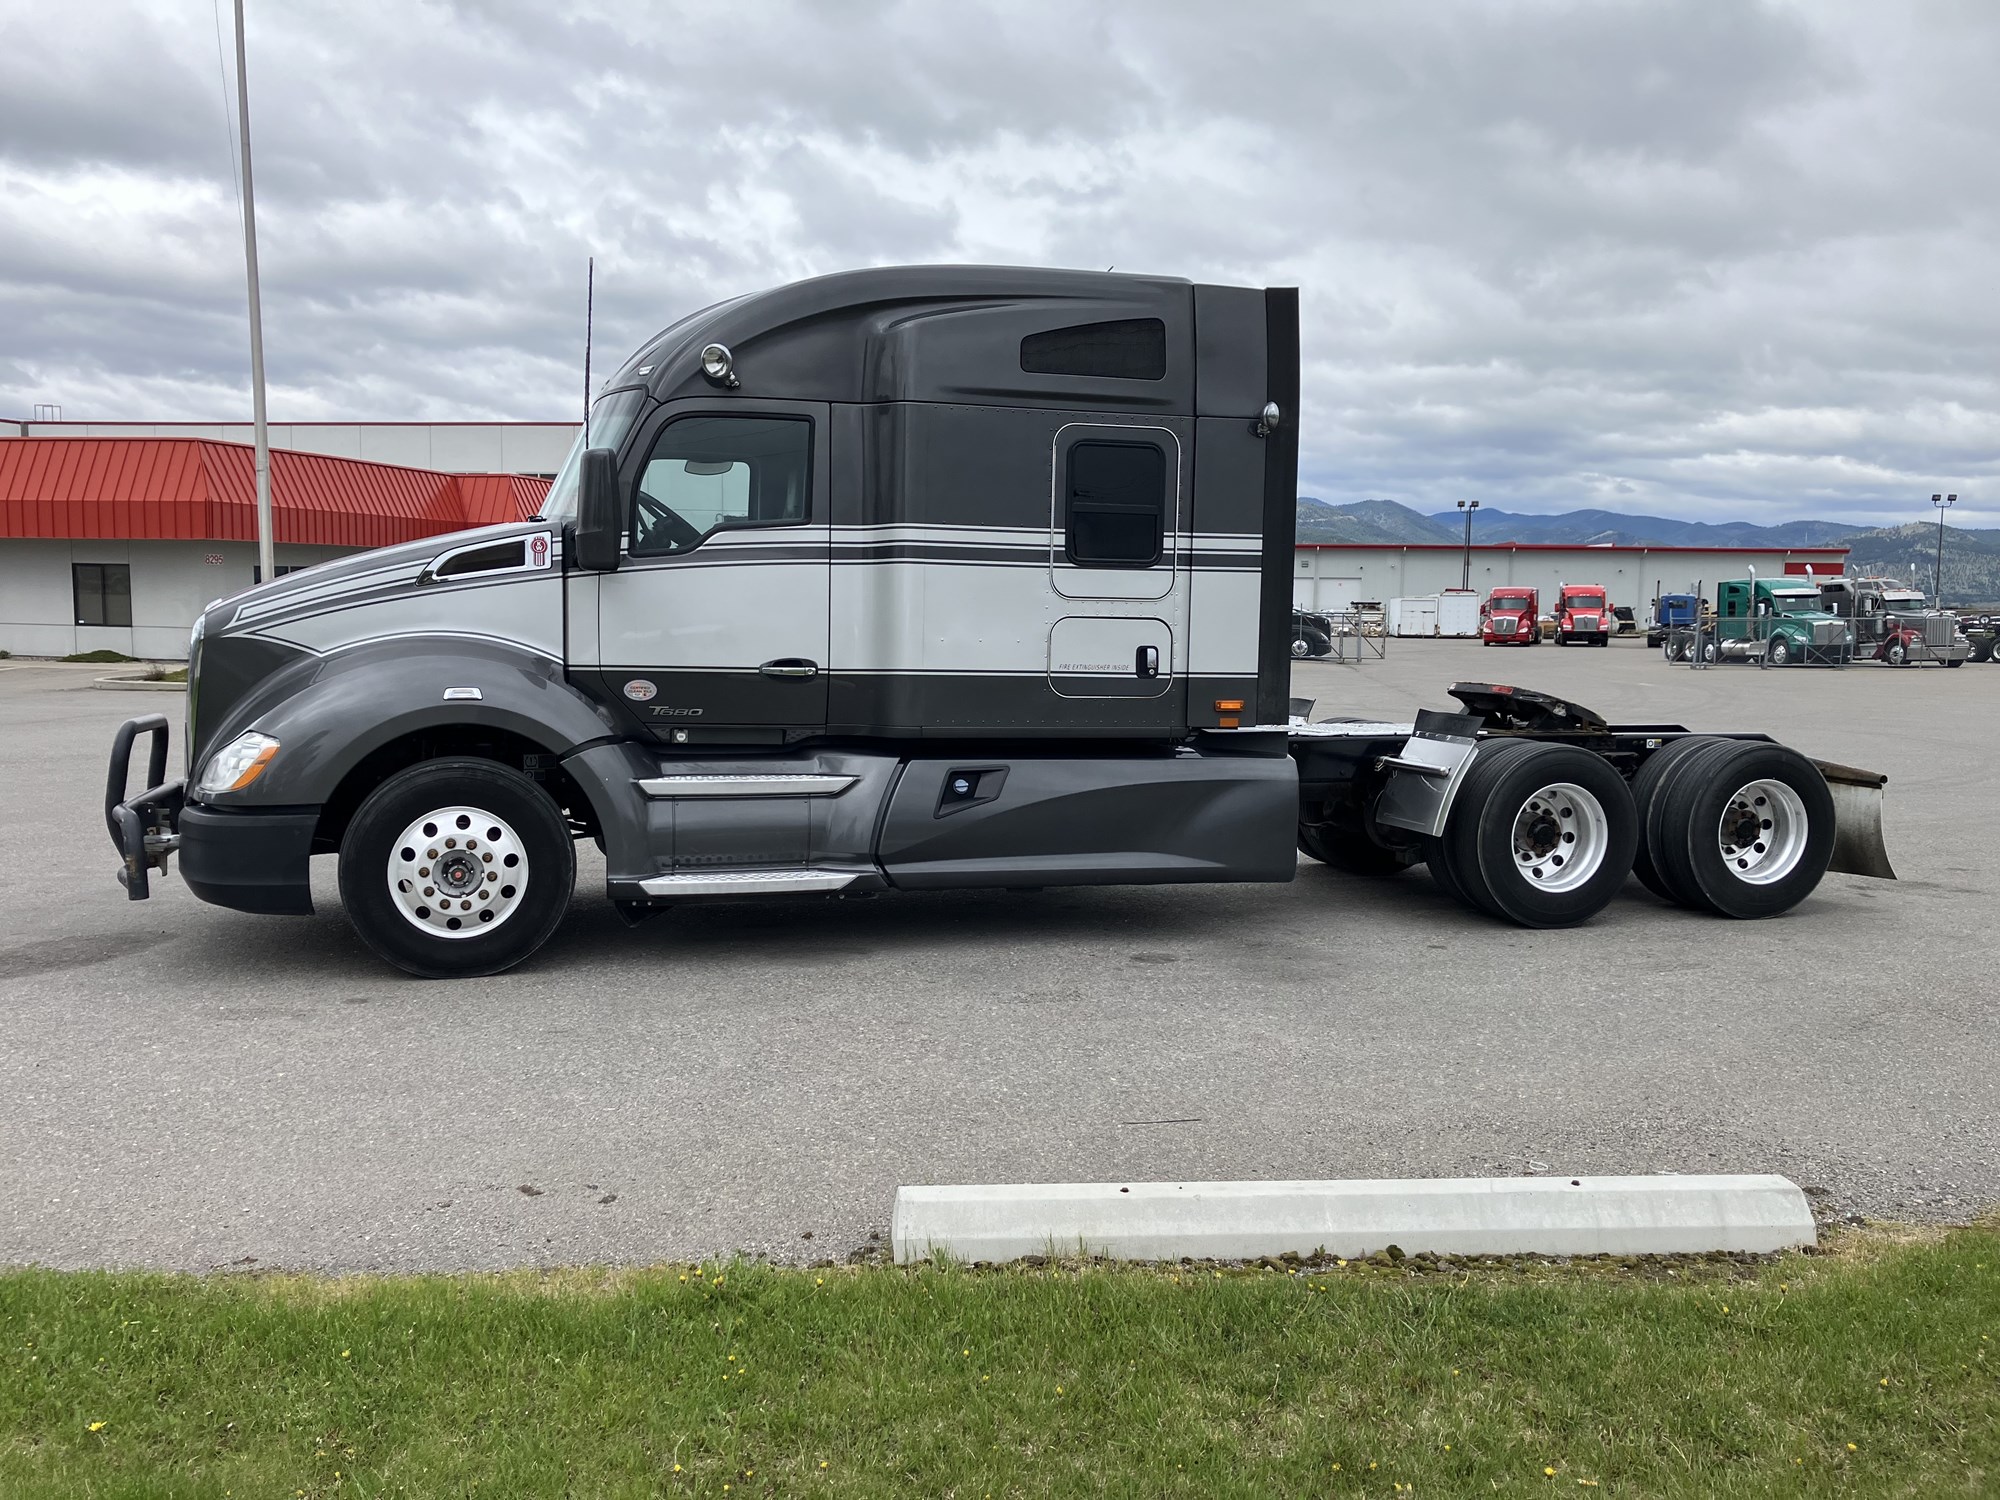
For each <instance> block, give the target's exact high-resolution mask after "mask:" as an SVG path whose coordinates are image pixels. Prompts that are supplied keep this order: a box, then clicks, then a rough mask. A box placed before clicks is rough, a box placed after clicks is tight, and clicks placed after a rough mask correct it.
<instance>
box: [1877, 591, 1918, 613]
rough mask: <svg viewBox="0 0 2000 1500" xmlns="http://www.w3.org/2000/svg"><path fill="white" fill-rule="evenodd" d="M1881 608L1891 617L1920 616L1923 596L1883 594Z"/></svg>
mask: <svg viewBox="0 0 2000 1500" xmlns="http://www.w3.org/2000/svg"><path fill="white" fill-rule="evenodd" d="M1882 608H1883V609H1885V610H1887V611H1888V612H1889V613H1890V614H1892V615H1916V614H1922V613H1923V609H1924V596H1923V595H1922V594H1884V595H1883V596H1882Z"/></svg>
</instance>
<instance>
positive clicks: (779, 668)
mask: <svg viewBox="0 0 2000 1500" xmlns="http://www.w3.org/2000/svg"><path fill="white" fill-rule="evenodd" d="M757 670H758V671H760V672H762V673H763V674H764V675H765V676H766V677H817V676H818V675H819V663H818V662H816V661H807V660H806V659H805V658H804V657H802V656H781V657H779V658H778V659H777V660H776V661H767V662H765V663H764V665H763V666H761V667H759V668H758V669H757Z"/></svg>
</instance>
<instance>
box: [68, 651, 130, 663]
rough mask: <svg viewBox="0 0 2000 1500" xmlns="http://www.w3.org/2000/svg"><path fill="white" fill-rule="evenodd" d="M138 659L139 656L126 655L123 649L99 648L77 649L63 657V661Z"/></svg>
mask: <svg viewBox="0 0 2000 1500" xmlns="http://www.w3.org/2000/svg"><path fill="white" fill-rule="evenodd" d="M138 659H139V658H138V657H136V656H127V655H126V654H125V653H124V652H123V651H101V650H100V651H78V652H76V653H75V654H73V655H70V656H65V657H64V658H63V660H64V661H95V662H115V661H137V660H138Z"/></svg>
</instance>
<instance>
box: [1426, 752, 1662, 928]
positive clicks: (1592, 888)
mask: <svg viewBox="0 0 2000 1500" xmlns="http://www.w3.org/2000/svg"><path fill="white" fill-rule="evenodd" d="M1553 786H1572V787H1575V788H1577V789H1579V790H1580V791H1581V792H1582V793H1584V794H1585V797H1586V798H1587V800H1588V803H1594V804H1595V809H1596V812H1597V814H1598V816H1599V817H1600V818H1601V826H1598V827H1596V828H1594V829H1585V828H1583V827H1582V826H1580V825H1579V824H1576V823H1572V822H1568V821H1566V820H1568V819H1569V818H1570V817H1571V816H1572V815H1573V814H1574V812H1575V810H1576V809H1575V807H1574V806H1573V805H1572V804H1574V803H1575V802H1576V801H1577V800H1578V799H1575V798H1574V797H1573V796H1571V797H1570V798H1569V800H1568V801H1562V800H1561V799H1551V801H1550V803H1549V804H1548V805H1546V806H1544V804H1543V803H1542V802H1541V798H1540V794H1541V793H1543V792H1544V791H1546V790H1547V789H1549V788H1550V787H1553ZM1559 809H1560V810H1559ZM1524 817H1525V818H1529V819H1530V820H1531V823H1538V824H1539V826H1540V827H1545V828H1546V830H1547V837H1548V840H1549V842H1548V844H1547V846H1546V848H1547V851H1548V852H1547V855H1546V857H1545V860H1544V861H1543V862H1539V863H1537V864H1535V865H1533V866H1529V867H1524V865H1523V864H1522V863H1520V862H1518V861H1517V859H1516V853H1515V831H1516V824H1517V820H1518V819H1521V818H1524ZM1579 835H1581V836H1582V840H1583V841H1582V842H1579V841H1578V840H1579ZM1539 836H1540V835H1539V834H1538V835H1537V837H1539ZM1638 840H1639V833H1638V826H1637V818H1636V816H1635V814H1634V812H1633V809H1632V789H1631V788H1630V787H1628V786H1627V785H1626V784H1625V778H1624V777H1622V776H1620V775H1619V774H1618V772H1617V771H1616V770H1614V769H1613V768H1612V766H1611V764H1610V762H1608V761H1607V760H1605V759H1604V758H1603V757H1602V756H1600V755H1595V754H1593V753H1592V752H1590V751H1588V750H1581V749H1578V748H1577V747H1575V746H1573V745H1546V744H1538V743H1535V742H1532V741H1525V740H1515V741H1510V742H1508V743H1506V744H1502V745H1497V746H1496V745H1488V746H1486V747H1483V748H1482V749H1481V751H1480V753H1479V756H1478V758H1477V759H1476V760H1475V761H1474V762H1473V765H1472V770H1471V771H1470V772H1468V773H1467V775H1466V778H1465V782H1464V784H1463V785H1462V786H1461V787H1460V789H1459V794H1458V798H1457V801H1456V802H1455V803H1454V804H1453V807H1452V812H1451V819H1450V821H1449V822H1448V823H1447V824H1446V826H1445V832H1444V840H1443V843H1444V849H1443V851H1442V853H1443V855H1444V857H1445V859H1446V861H1447V863H1448V864H1449V867H1450V869H1451V872H1452V875H1453V877H1454V878H1455V879H1456V880H1457V882H1458V884H1459V885H1460V886H1461V887H1462V888H1463V889H1464V891H1465V894H1466V895H1467V896H1468V897H1470V898H1471V900H1472V902H1473V903H1474V904H1475V905H1477V906H1478V907H1479V908H1481V909H1482V910H1484V911H1486V912H1488V913H1490V914H1491V915H1493V916H1495V917H1498V918H1500V919H1501V920H1502V921H1506V922H1512V923H1514V924H1515V925H1516V926H1520V927H1572V926H1575V925H1576V924H1577V923H1579V922H1587V921H1589V920H1590V919H1591V918H1592V917H1594V916H1596V915H1597V914H1598V913H1599V912H1600V911H1602V910H1604V908H1605V906H1606V905H1607V904H1608V903H1609V902H1610V901H1611V899H1612V897H1614V896H1616V895H1617V894H1618V892H1619V890H1620V889H1621V888H1622V887H1623V886H1624V884H1625V877H1626V875H1627V874H1629V873H1630V872H1631V869H1632V855H1633V851H1634V850H1635V848H1636V847H1637V845H1638ZM1566 845H1570V846H1574V848H1576V849H1594V853H1595V855H1596V862H1595V863H1594V864H1593V865H1591V866H1589V867H1587V873H1586V874H1585V875H1584V876H1583V877H1582V878H1581V879H1580V880H1579V881H1578V883H1577V884H1575V885H1573V886H1572V885H1562V886H1558V887H1557V888H1553V889H1552V888H1551V887H1550V886H1548V885H1543V884H1539V883H1537V880H1538V879H1539V874H1538V872H1541V871H1543V870H1547V871H1548V873H1549V875H1550V876H1551V877H1552V878H1555V879H1560V880H1568V879H1570V878H1572V873H1571V872H1566V871H1564V870H1563V869H1562V865H1563V861H1564V859H1565V857H1573V856H1572V855H1571V853H1570V850H1569V849H1567V848H1566V847H1565V846H1566Z"/></svg>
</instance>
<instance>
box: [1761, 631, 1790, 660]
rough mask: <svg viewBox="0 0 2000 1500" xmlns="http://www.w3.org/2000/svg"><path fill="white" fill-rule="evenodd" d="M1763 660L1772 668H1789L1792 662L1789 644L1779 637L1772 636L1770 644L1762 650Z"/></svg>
mask: <svg viewBox="0 0 2000 1500" xmlns="http://www.w3.org/2000/svg"><path fill="white" fill-rule="evenodd" d="M1764 660H1766V661H1767V662H1769V663H1770V664H1771V665H1772V666H1774V667H1783V666H1789V665H1790V664H1791V660H1792V646H1791V642H1789V641H1787V640H1786V639H1785V638H1784V637H1783V636H1781V635H1774V636H1772V637H1771V642H1770V644H1769V645H1767V646H1766V647H1765V648H1764Z"/></svg>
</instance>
